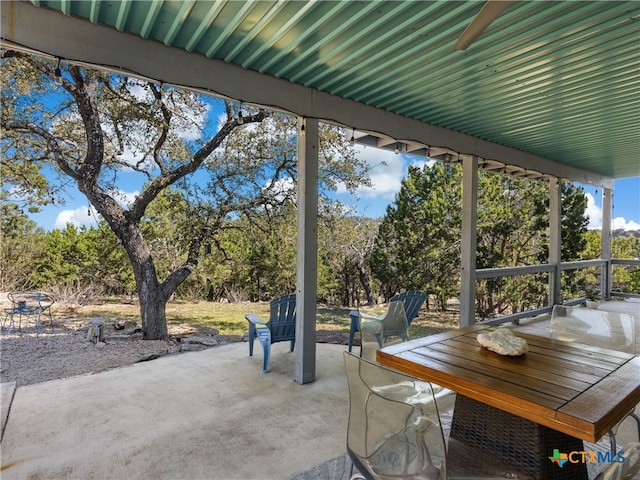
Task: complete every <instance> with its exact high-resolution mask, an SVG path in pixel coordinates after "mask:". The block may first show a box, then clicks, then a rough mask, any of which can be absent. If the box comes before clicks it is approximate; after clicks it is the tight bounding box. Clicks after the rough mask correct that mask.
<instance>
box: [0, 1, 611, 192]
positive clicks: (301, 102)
mask: <svg viewBox="0 0 640 480" xmlns="http://www.w3.org/2000/svg"><path fill="white" fill-rule="evenodd" d="M7 3H8V4H7V5H6V6H3V8H2V11H1V14H2V25H1V29H0V31H1V32H2V33H1V35H2V45H3V46H5V47H11V46H21V47H23V48H25V49H28V50H32V51H36V52H41V53H46V54H49V55H52V56H55V57H61V58H64V59H65V60H68V61H75V62H78V63H86V64H90V65H92V66H97V67H101V68H105V69H108V70H112V71H119V72H128V73H129V74H136V75H140V76H143V77H147V78H150V79H153V80H157V81H162V82H164V83H165V84H172V85H178V86H183V87H188V88H192V89H195V90H198V91H203V92H210V93H212V94H216V95H220V96H223V97H227V98H231V99H235V100H238V101H242V102H244V103H250V104H256V105H261V106H264V107H267V108H272V109H275V110H280V111H285V112H290V113H293V114H295V115H297V116H301V117H307V118H318V119H320V120H324V121H327V122H332V123H336V124H339V125H343V126H346V127H349V128H356V129H358V130H363V131H369V132H374V133H381V134H384V135H386V136H389V137H391V138H392V139H395V140H397V141H403V140H404V141H407V142H412V143H417V144H423V145H427V146H430V147H441V148H446V149H448V150H450V151H451V152H454V153H456V154H460V155H461V156H469V157H471V156H477V157H479V158H482V159H485V160H496V161H500V162H502V163H504V164H511V165H518V166H520V167H522V168H524V169H527V170H535V171H538V172H541V173H543V174H547V175H552V176H555V177H558V178H567V179H571V180H573V181H577V182H581V183H586V184H592V185H596V186H601V187H606V188H612V187H613V179H612V178H609V177H602V176H600V175H597V174H594V173H591V172H587V171H585V170H581V169H577V168H574V167H569V166H565V165H562V164H559V163H556V162H554V161H553V160H551V159H547V158H544V157H539V156H536V155H532V154H529V153H526V152H523V151H519V150H516V149H513V148H509V147H505V146H503V145H499V144H496V143H492V142H489V141H486V140H482V139H479V138H475V137H472V136H470V135H466V134H463V133H460V132H455V131H453V130H448V129H446V128H442V127H438V126H435V125H431V124H428V123H424V122H420V121H417V120H412V119H410V118H406V117H402V116H400V115H396V114H393V113H390V112H387V111H383V110H380V109H377V108H375V107H371V106H368V105H364V104H361V103H357V102H354V101H351V100H346V99H344V98H341V97H337V96H334V95H331V94H329V93H326V92H319V91H317V90H313V89H311V88H307V87H304V86H303V85H299V84H293V83H291V82H289V81H287V80H283V79H278V78H274V77H271V76H269V75H265V74H261V73H257V72H253V71H248V70H244V69H242V68H241V67H239V66H237V65H233V64H228V63H225V62H223V61H221V60H215V59H208V58H206V57H205V56H203V55H198V54H194V53H189V52H187V51H185V50H182V49H178V48H170V47H167V46H165V45H163V44H161V43H159V42H154V41H150V40H148V39H144V38H142V37H138V36H135V35H131V34H128V33H124V32H119V31H117V30H115V29H113V28H109V27H105V26H102V25H95V24H93V23H91V22H89V21H87V20H83V19H79V18H75V17H69V16H65V15H62V14H60V13H58V12H55V11H53V10H48V9H46V8H41V7H36V6H34V5H32V4H30V3H27V2H7Z"/></svg>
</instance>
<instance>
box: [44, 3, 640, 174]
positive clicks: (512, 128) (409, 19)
mask: <svg viewBox="0 0 640 480" xmlns="http://www.w3.org/2000/svg"><path fill="white" fill-rule="evenodd" d="M32 3H33V4H35V5H37V6H41V7H48V8H51V9H55V10H59V11H61V12H63V13H64V14H66V15H73V16H78V17H84V18H86V19H88V20H90V21H91V22H94V23H97V24H103V25H107V26H111V27H114V28H116V29H118V30H121V31H124V32H130V33H133V34H136V35H139V36H142V37H144V38H148V39H151V40H156V41H159V42H162V43H164V44H166V45H168V46H172V47H177V48H182V49H185V50H187V51H190V52H195V53H199V54H202V55H205V56H207V57H209V58H217V59H221V60H224V61H225V62H228V63H233V64H237V65H240V66H241V67H242V68H245V69H249V70H253V71H257V72H261V73H266V74H269V75H272V76H274V77H278V78H283V79H288V80H290V81H291V82H294V83H299V84H302V85H305V86H307V87H312V88H316V89H318V90H320V91H324V92H328V93H331V94H334V95H337V96H340V97H344V98H348V99H352V100H355V101H358V102H362V103H364V104H367V105H371V106H375V107H378V108H380V109H383V110H387V111H390V112H394V113H397V114H400V115H403V116H406V117H410V118H413V119H417V120H420V121H424V122H429V123H432V124H435V125H438V126H443V127H446V128H449V129H452V130H455V131H459V132H464V133H467V134H470V135H473V136H476V137H479V138H482V139H486V140H489V141H493V142H496V143H500V144H503V145H507V146H510V147H513V148H517V149H520V150H523V151H526V152H530V153H533V154H535V155H539V156H543V157H546V158H550V159H552V160H555V161H558V162H560V163H563V164H566V165H571V166H574V167H577V168H581V169H586V170H590V171H594V172H597V173H598V174H601V175H605V176H611V177H628V176H637V175H640V115H639V114H638V112H639V110H640V109H639V106H640V81H639V78H638V74H639V63H640V50H639V46H640V35H639V33H640V29H639V23H638V15H639V13H640V2H637V1H631V2H623V1H615V2H607V1H593V2H587V1H558V2H544V1H517V2H513V3H512V4H511V5H510V6H509V7H508V8H507V10H506V11H505V12H504V13H503V14H502V15H501V16H499V17H498V18H497V19H496V20H495V21H493V23H491V25H490V26H489V27H488V29H487V30H486V31H485V32H484V33H483V34H482V35H481V36H480V37H479V38H478V39H477V40H476V41H475V42H474V43H472V44H471V46H470V47H469V48H468V49H467V50H464V51H461V50H454V48H453V45H454V44H455V42H456V40H457V39H458V37H459V36H460V35H461V33H462V32H463V31H464V30H465V28H466V27H467V25H468V24H469V23H470V22H471V20H472V19H473V18H474V16H475V15H476V14H477V13H478V12H479V11H480V9H481V8H482V6H483V4H484V2H456V1H380V2H371V1H307V2H301V1H296V2H291V1H256V2H249V1H216V2H213V1H153V2H146V1H145V2H142V1H117V0H110V1H104V0H93V1H33V2H32Z"/></svg>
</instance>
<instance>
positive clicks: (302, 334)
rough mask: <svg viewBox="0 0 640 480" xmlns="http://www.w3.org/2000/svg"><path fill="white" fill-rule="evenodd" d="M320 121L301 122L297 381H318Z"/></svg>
mask: <svg viewBox="0 0 640 480" xmlns="http://www.w3.org/2000/svg"><path fill="white" fill-rule="evenodd" d="M317 252H318V119H316V118H298V241H297V260H296V262H297V272H296V284H297V285H296V348H295V358H296V369H295V381H296V382H297V383H300V384H304V383H311V382H313V381H315V379H316V295H317V270H318V265H317Z"/></svg>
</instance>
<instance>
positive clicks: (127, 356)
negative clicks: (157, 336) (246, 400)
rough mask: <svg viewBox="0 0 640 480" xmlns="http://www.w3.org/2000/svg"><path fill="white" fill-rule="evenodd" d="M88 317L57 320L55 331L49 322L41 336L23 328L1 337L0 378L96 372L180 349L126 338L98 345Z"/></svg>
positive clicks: (23, 381) (27, 380) (26, 380)
mask: <svg viewBox="0 0 640 480" xmlns="http://www.w3.org/2000/svg"><path fill="white" fill-rule="evenodd" d="M89 325H90V321H89V320H82V319H70V320H69V321H65V322H64V324H62V323H59V322H58V321H56V324H55V329H54V332H53V333H52V332H51V329H50V328H49V327H48V325H46V328H43V331H42V332H41V333H40V335H38V336H36V332H35V328H33V327H29V328H23V331H22V333H14V332H12V333H11V334H10V335H7V334H6V332H2V335H1V336H0V381H2V382H16V384H17V385H18V386H22V385H29V384H32V383H39V382H45V381H47V380H54V379H58V378H65V377H71V376H75V375H83V374H90V373H97V372H101V371H104V370H108V369H111V368H117V367H122V366H125V365H131V364H133V363H135V362H138V361H140V360H144V359H148V358H150V357H151V356H154V355H158V356H159V355H165V354H167V353H173V352H177V351H178V350H179V346H178V345H177V344H176V342H175V341H163V340H150V341H143V340H124V341H117V342H109V343H106V344H104V345H102V346H96V345H94V344H93V343H92V342H90V341H88V340H87V338H86V333H87V329H88V327H89Z"/></svg>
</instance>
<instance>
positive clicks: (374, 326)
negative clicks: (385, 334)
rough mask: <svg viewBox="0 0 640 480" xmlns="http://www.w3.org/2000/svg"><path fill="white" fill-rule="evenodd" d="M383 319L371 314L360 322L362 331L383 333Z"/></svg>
mask: <svg viewBox="0 0 640 480" xmlns="http://www.w3.org/2000/svg"><path fill="white" fill-rule="evenodd" d="M382 325H383V324H382V319H381V318H377V317H374V316H372V315H370V316H369V317H368V318H363V319H362V321H361V322H360V331H361V332H362V333H363V334H366V333H370V334H371V335H374V336H375V335H380V334H382V330H383V328H382Z"/></svg>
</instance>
